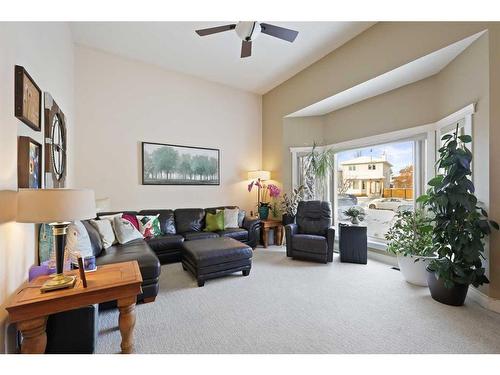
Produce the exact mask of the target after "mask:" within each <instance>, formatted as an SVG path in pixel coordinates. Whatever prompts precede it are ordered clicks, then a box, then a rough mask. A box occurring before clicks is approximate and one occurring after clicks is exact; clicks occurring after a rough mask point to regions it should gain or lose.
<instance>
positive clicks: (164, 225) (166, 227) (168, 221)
mask: <svg viewBox="0 0 500 375" xmlns="http://www.w3.org/2000/svg"><path fill="white" fill-rule="evenodd" d="M157 214H159V215H160V216H159V217H158V220H159V221H160V229H161V233H162V234H176V233H177V230H176V228H175V217H174V210H142V211H140V212H139V215H157Z"/></svg>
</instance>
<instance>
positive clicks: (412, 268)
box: [398, 254, 435, 286]
mask: <svg viewBox="0 0 500 375" xmlns="http://www.w3.org/2000/svg"><path fill="white" fill-rule="evenodd" d="M416 259H418V261H416V262H415V260H416ZM432 259H435V257H421V256H415V255H408V256H403V255H399V254H398V264H399V269H400V271H401V273H402V274H403V277H404V278H405V280H406V281H407V282H409V283H410V284H413V285H418V286H427V271H426V269H425V267H427V266H428V265H429V263H430V261H431V260H432Z"/></svg>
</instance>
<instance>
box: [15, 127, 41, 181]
mask: <svg viewBox="0 0 500 375" xmlns="http://www.w3.org/2000/svg"><path fill="white" fill-rule="evenodd" d="M17 186H18V187H19V188H28V189H41V188H42V145H41V144H40V143H38V142H37V141H35V140H33V139H31V138H30V137H19V138H18V142H17Z"/></svg>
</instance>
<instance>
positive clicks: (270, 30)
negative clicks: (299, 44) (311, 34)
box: [260, 23, 299, 43]
mask: <svg viewBox="0 0 500 375" xmlns="http://www.w3.org/2000/svg"><path fill="white" fill-rule="evenodd" d="M260 27H261V28H262V30H261V32H262V33H264V34H267V35H271V36H274V37H275V38H279V39H283V40H286V41H287V42H290V43H291V42H293V41H294V40H295V38H297V35H298V34H299V32H298V31H295V30H290V29H286V28H284V27H280V26H275V25H270V24H268V23H261V24H260Z"/></svg>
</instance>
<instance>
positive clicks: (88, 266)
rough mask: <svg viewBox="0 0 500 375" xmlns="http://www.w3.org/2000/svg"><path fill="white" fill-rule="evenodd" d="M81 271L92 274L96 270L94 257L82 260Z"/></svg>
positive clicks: (90, 256)
mask: <svg viewBox="0 0 500 375" xmlns="http://www.w3.org/2000/svg"><path fill="white" fill-rule="evenodd" d="M83 269H84V270H85V272H93V271H95V270H96V269H97V265H96V263H95V256H94V255H89V256H86V257H85V258H83Z"/></svg>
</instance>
